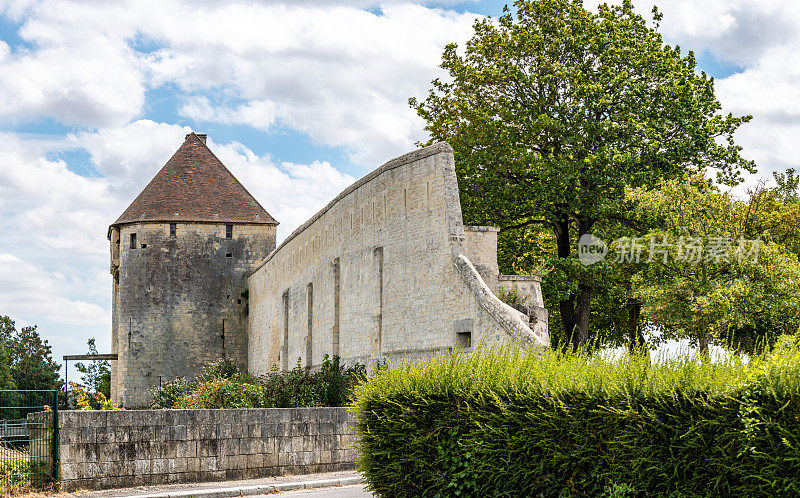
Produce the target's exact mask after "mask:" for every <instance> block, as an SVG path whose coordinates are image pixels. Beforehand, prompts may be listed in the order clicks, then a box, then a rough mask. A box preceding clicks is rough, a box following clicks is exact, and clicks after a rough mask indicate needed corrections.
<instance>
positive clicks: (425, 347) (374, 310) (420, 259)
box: [248, 143, 548, 374]
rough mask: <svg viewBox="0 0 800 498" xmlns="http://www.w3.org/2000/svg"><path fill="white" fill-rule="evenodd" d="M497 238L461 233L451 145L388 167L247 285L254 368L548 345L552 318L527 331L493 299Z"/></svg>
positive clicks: (282, 249)
mask: <svg viewBox="0 0 800 498" xmlns="http://www.w3.org/2000/svg"><path fill="white" fill-rule="evenodd" d="M496 232H497V229H492V228H490V227H467V231H466V232H465V227H464V226H463V223H462V219H461V207H460V203H459V199H458V186H457V182H456V176H455V167H454V163H453V154H452V149H451V148H450V147H449V145H447V144H444V143H443V144H437V145H434V146H431V147H428V148H425V149H420V150H418V151H415V152H412V153H410V154H406V155H405V156H401V157H399V158H397V159H394V160H392V161H390V162H388V163H386V164H384V165H383V166H381V167H380V168H378V169H376V170H375V171H373V172H372V173H370V174H369V175H367V176H366V177H364V178H363V179H361V180H359V181H358V182H356V183H355V184H353V185H352V186H351V187H349V188H348V189H346V190H345V191H344V192H342V193H341V194H340V195H339V196H338V197H337V198H336V199H334V200H333V201H332V202H331V203H329V204H328V205H327V206H326V207H325V208H324V209H322V210H321V211H320V212H319V213H317V214H316V215H315V216H313V217H312V218H311V219H310V220H309V221H307V222H306V223H305V224H303V225H302V226H301V227H300V228H298V229H297V230H296V231H295V232H294V233H292V234H291V235H290V236H289V237H288V238H287V239H286V240H285V241H284V242H283V243H282V244H281V245H280V246H279V247H278V248H277V249H276V250H275V251H274V252H273V253H272V254H270V255H269V256H268V257H267V259H266V260H265V261H264V263H263V264H262V265H260V266H259V267H258V268H257V269H256V270H255V271H254V272H253V273H252V274H251V276H250V277H249V280H248V287H249V290H250V314H249V327H248V334H249V355H248V364H249V369H250V371H251V372H252V373H255V374H263V373H266V372H268V371H269V370H270V369H271V368H272V367H273V366H278V367H280V368H282V369H287V368H291V367H293V366H294V365H295V364H296V363H297V362H298V361H299V362H300V364H301V365H313V366H317V365H319V364H320V363H321V362H322V360H323V358H324V355H326V354H327V355H334V354H337V353H338V355H340V356H341V357H342V358H343V359H344V360H346V361H348V362H355V361H358V362H361V363H364V364H367V365H370V364H371V363H373V362H374V360H377V359H379V358H388V359H390V360H394V359H415V358H420V357H424V356H425V355H427V354H432V353H436V352H441V351H445V350H448V349H450V348H454V347H463V348H471V347H473V346H474V345H476V344H486V345H492V344H495V343H498V342H503V341H505V340H508V339H512V338H513V339H514V340H518V341H520V342H521V343H523V344H531V345H540V346H545V345H546V344H547V343H548V337H547V322H546V313H543V314H542V313H540V314H538V315H536V314H533V324H534V330H532V329H531V328H530V325H531V322H530V321H529V320H530V318H531V317H529V316H525V315H523V314H522V313H520V312H519V311H517V310H514V309H512V308H510V307H509V306H507V305H505V304H503V303H502V302H500V301H499V299H498V298H497V297H496V293H498V290H499V281H500V276H499V275H498V271H497V249H496V244H497V242H496V240H497V236H496ZM471 259H473V260H474V261H476V262H478V263H479V265H478V267H477V269H476V267H475V266H474V265H473V263H472V261H470V260H471ZM311 288H313V301H312V299H310V298H311V296H312V294H311V293H310V292H308V290H309V289H311ZM531 306H532V307H535V308H538V307H541V298H539V300H538V301H536V302H532V303H531ZM537 320H538V322H537Z"/></svg>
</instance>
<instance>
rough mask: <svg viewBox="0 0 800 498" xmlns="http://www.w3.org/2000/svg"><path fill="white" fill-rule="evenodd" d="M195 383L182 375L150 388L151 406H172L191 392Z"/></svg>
mask: <svg viewBox="0 0 800 498" xmlns="http://www.w3.org/2000/svg"><path fill="white" fill-rule="evenodd" d="M192 388H193V385H192V384H191V383H190V382H188V381H187V380H186V379H184V378H182V377H178V378H177V379H175V380H173V381H172V382H167V383H166V384H162V385H161V386H159V387H156V388H154V389H151V390H150V396H151V397H152V398H153V400H152V401H151V402H150V408H172V407H174V406H175V403H177V402H178V401H180V400H181V399H183V398H184V397H185V396H186V395H187V394H189V392H191V390H192Z"/></svg>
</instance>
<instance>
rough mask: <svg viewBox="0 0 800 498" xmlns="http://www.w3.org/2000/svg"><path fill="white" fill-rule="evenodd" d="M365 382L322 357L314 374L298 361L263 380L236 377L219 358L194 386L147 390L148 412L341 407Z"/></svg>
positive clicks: (357, 370) (356, 370) (355, 371)
mask: <svg viewBox="0 0 800 498" xmlns="http://www.w3.org/2000/svg"><path fill="white" fill-rule="evenodd" d="M365 378H366V368H365V367H364V365H359V364H356V365H353V366H348V367H344V366H342V365H340V362H339V358H338V357H334V359H333V360H331V359H330V358H328V356H327V355H325V358H324V360H323V362H322V366H321V368H320V370H319V371H317V372H314V373H311V372H309V371H308V370H306V369H305V368H303V367H302V366H301V365H300V363H299V362H298V364H297V366H295V368H294V369H292V370H291V371H289V372H279V371H278V370H277V369H274V370H272V371H271V372H270V373H269V374H268V375H266V376H264V377H256V376H253V375H250V374H248V373H243V372H239V371H238V370H237V369H236V365H235V363H233V362H232V361H230V360H226V359H221V360H217V361H215V362H214V363H212V364H210V365H209V366H208V367H206V368H205V369H204V370H203V373H202V374H201V375H200V376H199V377H198V378H197V381H196V382H194V383H192V382H187V381H186V380H185V379H176V380H174V381H172V382H168V383H166V384H163V385H162V386H161V387H158V388H156V389H153V390H151V391H150V395H151V396H152V402H151V405H150V406H151V408H293V407H303V406H344V405H347V404H349V403H350V401H351V400H352V398H353V389H354V388H355V386H356V384H358V383H359V382H361V381H362V380H363V379H365Z"/></svg>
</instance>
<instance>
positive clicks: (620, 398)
mask: <svg viewBox="0 0 800 498" xmlns="http://www.w3.org/2000/svg"><path fill="white" fill-rule="evenodd" d="M356 416H357V422H356V426H357V430H358V431H359V433H360V436H361V442H360V445H361V448H360V449H361V452H360V454H361V459H360V462H359V469H360V470H361V471H362V472H363V473H364V475H365V476H366V479H367V482H368V483H369V486H370V487H371V489H373V490H374V491H376V492H377V493H378V494H380V495H383V496H455V495H459V494H462V495H475V494H478V495H487V496H560V495H565V496H601V495H609V496H610V495H614V496H625V495H630V496H664V495H674V496H708V495H717V496H720V495H737V494H743V495H748V496H759V495H760V496H775V495H784V496H785V495H791V494H798V493H800V352H798V349H797V348H796V347H794V346H793V345H792V344H789V343H785V344H784V347H779V348H777V349H776V351H775V352H773V353H771V354H769V355H766V356H763V357H759V358H754V359H752V360H750V361H749V362H748V363H745V362H744V361H742V360H740V359H738V358H735V357H732V358H728V359H726V360H724V361H721V362H718V363H709V362H703V361H702V360H700V359H699V358H691V357H689V358H679V359H672V360H664V361H661V362H659V363H657V364H653V365H651V364H650V362H649V361H648V360H646V359H642V358H639V357H635V356H634V357H624V358H622V359H617V360H607V359H603V358H601V357H599V356H586V355H580V354H564V353H556V352H552V353H548V354H544V355H537V354H532V353H531V354H528V353H525V352H524V351H520V350H516V349H503V350H490V351H478V352H476V353H474V354H473V355H471V356H465V355H459V354H453V355H449V356H441V357H438V358H432V359H430V360H429V361H427V362H424V363H418V364H415V365H408V366H404V367H396V368H388V369H385V370H383V371H381V372H380V373H379V374H378V375H377V376H376V377H375V378H374V379H373V380H372V381H371V382H369V383H365V384H362V385H361V386H359V387H358V388H357V390H356Z"/></svg>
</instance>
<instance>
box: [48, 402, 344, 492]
mask: <svg viewBox="0 0 800 498" xmlns="http://www.w3.org/2000/svg"><path fill="white" fill-rule="evenodd" d="M59 427H60V430H59V462H60V466H61V479H62V481H61V483H62V491H75V490H78V489H108V488H120V487H130V486H142V485H150V484H165V483H180V482H197V481H221V480H232V479H252V478H258V477H265V476H275V475H281V474H309V473H314V472H329V471H335V470H346V469H352V468H353V467H354V466H355V458H356V455H355V449H354V443H355V436H354V432H353V430H352V427H351V420H350V416H349V414H348V412H347V408H266V409H251V410H140V411H68V412H61V413H60V415H59Z"/></svg>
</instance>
